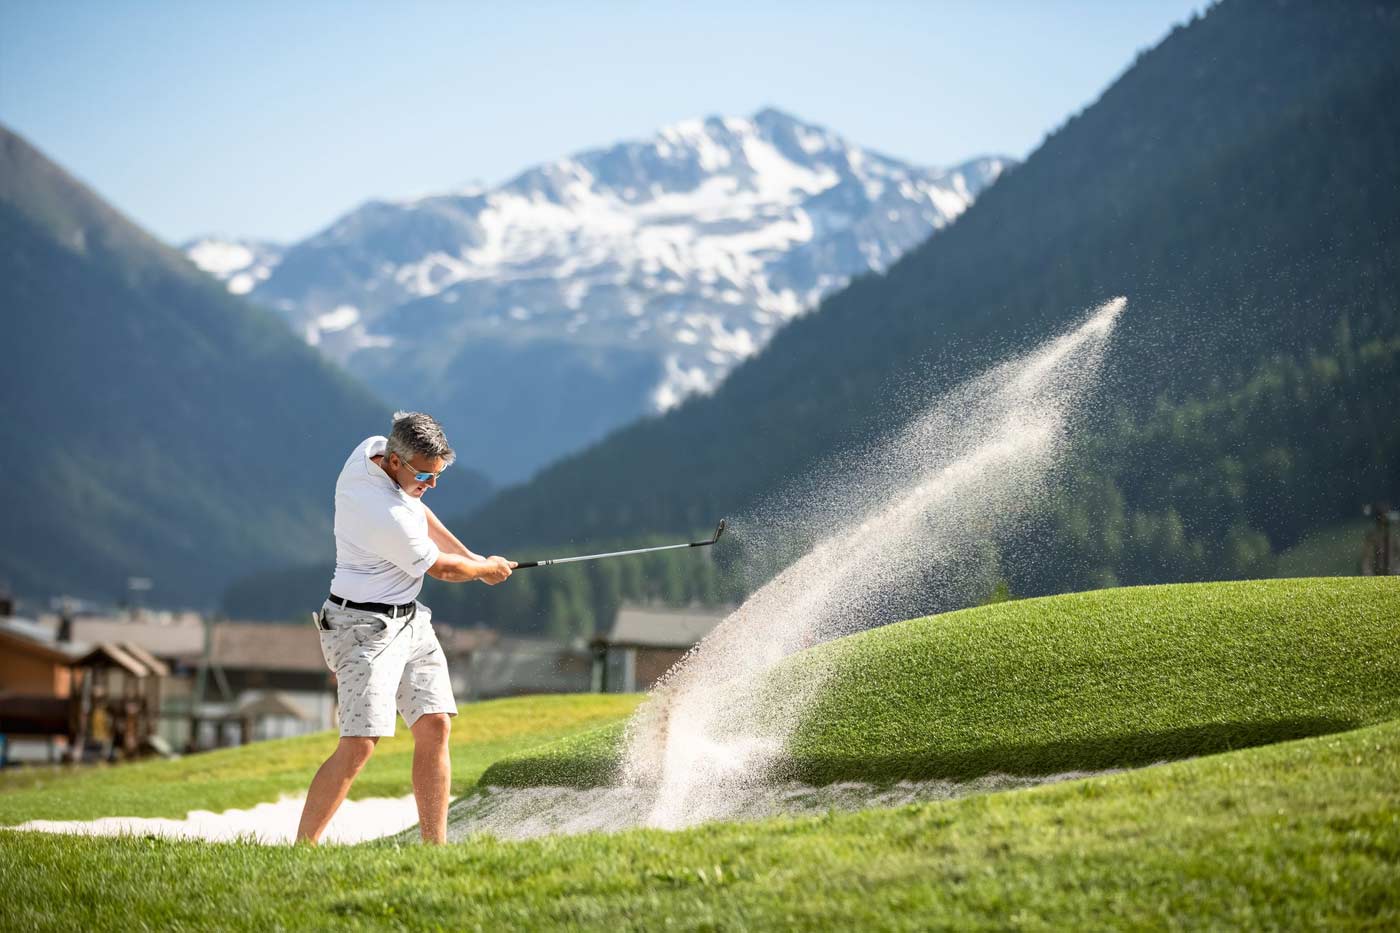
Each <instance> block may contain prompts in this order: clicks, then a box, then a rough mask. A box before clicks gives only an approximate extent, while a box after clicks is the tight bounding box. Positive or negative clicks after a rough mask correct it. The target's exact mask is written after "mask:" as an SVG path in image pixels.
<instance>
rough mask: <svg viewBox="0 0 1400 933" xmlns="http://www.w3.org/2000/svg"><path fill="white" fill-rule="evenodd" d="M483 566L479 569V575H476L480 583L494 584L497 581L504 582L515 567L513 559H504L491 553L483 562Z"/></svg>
mask: <svg viewBox="0 0 1400 933" xmlns="http://www.w3.org/2000/svg"><path fill="white" fill-rule="evenodd" d="M483 563H485V565H486V566H485V568H483V569H482V571H481V576H479V577H477V579H478V580H480V581H481V582H482V583H485V584H487V585H489V586H495V585H496V584H497V583H504V582H505V581H506V579H507V578H508V577H509V576H510V572H511V571H512V570H514V569H515V561H513V560H506V559H505V558H504V557H497V556H495V555H492V556H491V557H488V558H486V560H485V561H484V562H483Z"/></svg>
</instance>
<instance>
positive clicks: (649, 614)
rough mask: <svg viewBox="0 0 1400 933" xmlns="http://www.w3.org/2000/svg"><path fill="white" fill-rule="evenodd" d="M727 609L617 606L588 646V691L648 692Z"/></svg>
mask: <svg viewBox="0 0 1400 933" xmlns="http://www.w3.org/2000/svg"><path fill="white" fill-rule="evenodd" d="M732 611H733V609H732V607H731V608H721V609H705V608H690V609H668V608H663V607H656V606H632V605H623V606H622V608H621V609H619V610H618V613H617V619H616V620H615V621H614V622H613V626H612V629H611V630H610V631H609V632H608V633H607V634H606V635H604V636H602V637H600V638H595V639H594V640H593V642H592V645H591V647H592V649H593V690H594V691H595V692H598V693H634V692H636V691H638V690H650V689H651V688H652V687H653V686H655V684H656V682H657V681H658V680H659V679H661V675H663V674H665V673H666V672H667V671H668V670H670V669H671V668H672V666H674V665H675V663H676V662H677V661H679V660H680V659H681V658H683V657H684V656H685V653H686V652H687V651H689V650H690V649H691V648H693V647H695V645H696V644H698V643H699V642H700V640H701V639H702V638H704V637H705V636H706V635H708V634H710V632H711V631H713V630H714V627H715V626H716V625H719V623H720V622H721V621H723V620H724V618H725V616H727V615H729V613H730V612H732Z"/></svg>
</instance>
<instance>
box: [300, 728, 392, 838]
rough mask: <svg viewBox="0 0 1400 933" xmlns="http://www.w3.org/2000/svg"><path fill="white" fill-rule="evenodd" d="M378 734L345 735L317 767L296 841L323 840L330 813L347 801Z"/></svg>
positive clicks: (329, 820) (307, 794)
mask: <svg viewBox="0 0 1400 933" xmlns="http://www.w3.org/2000/svg"><path fill="white" fill-rule="evenodd" d="M378 741H379V738H378V737H377V736H363V735H356V736H344V737H342V738H341V740H340V744H339V745H337V746H336V747H335V751H334V752H332V753H331V757H329V758H327V759H326V761H325V763H324V764H322V765H321V767H320V769H319V770H317V772H316V776H315V777H314V778H312V779H311V789H310V790H308V791H307V792H306V804H305V806H303V807H302V810H301V824H300V825H298V826H297V842H310V843H312V844H313V845H314V844H315V843H317V842H319V841H320V839H321V834H322V833H323V832H325V831H326V827H327V826H329V825H330V822H331V817H333V816H335V811H336V810H339V809H340V805H341V804H342V803H344V802H345V795H346V794H348V793H349V792H350V785H351V784H352V783H353V782H354V780H355V776H356V775H357V774H359V773H360V769H361V768H363V767H364V766H365V762H367V761H369V756H370V755H371V754H373V752H374V745H375V743H376V742H378Z"/></svg>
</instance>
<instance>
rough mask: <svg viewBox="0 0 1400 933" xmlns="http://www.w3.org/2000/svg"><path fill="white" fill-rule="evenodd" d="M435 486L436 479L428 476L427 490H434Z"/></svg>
mask: <svg viewBox="0 0 1400 933" xmlns="http://www.w3.org/2000/svg"><path fill="white" fill-rule="evenodd" d="M436 486H437V477H436V476H429V477H428V488H429V489H432V488H434V487H436Z"/></svg>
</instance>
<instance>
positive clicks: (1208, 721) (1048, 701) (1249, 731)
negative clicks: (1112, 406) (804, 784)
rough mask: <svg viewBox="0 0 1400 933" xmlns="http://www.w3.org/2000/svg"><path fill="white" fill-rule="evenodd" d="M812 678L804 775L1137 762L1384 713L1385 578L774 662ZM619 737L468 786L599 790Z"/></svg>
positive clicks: (1387, 708) (1290, 587)
mask: <svg viewBox="0 0 1400 933" xmlns="http://www.w3.org/2000/svg"><path fill="white" fill-rule="evenodd" d="M819 675H820V676H826V677H828V678H829V679H828V681H827V684H826V687H825V688H824V690H823V692H822V694H821V698H820V700H819V701H818V702H817V703H816V704H815V705H814V706H813V707H812V709H811V710H810V714H809V715H808V716H807V717H806V719H805V721H804V722H803V724H802V725H801V726H800V727H799V729H798V730H797V733H796V735H795V736H794V738H793V740H792V743H791V746H790V749H789V751H790V752H791V755H792V773H791V776H792V777H795V778H798V779H800V780H805V781H808V782H811V783H826V782H830V781H835V780H845V779H859V780H873V781H885V780H894V779H898V778H925V777H949V778H968V777H974V776H977V775H981V774H987V773H991V772H996V771H1001V772H1006V773H1012V774H1052V773H1056V772H1060V771H1068V770H1076V769H1103V768H1110V767H1116V766H1131V765H1141V764H1147V763H1150V762H1155V761H1161V760H1165V759H1173V758H1183V757H1188V756H1192V755H1201V754H1207V753H1211V752H1218V751H1225V750H1228V749H1233V748H1242V747H1246V746H1253V745H1263V744H1268V743H1271V742H1279V741H1283V740H1286V739H1293V738H1300V737H1303V736H1309V735H1319V734H1323V733H1328V732H1337V731H1341V730H1345V729H1349V728H1353V727H1356V726H1360V725H1365V724H1370V723H1376V722H1381V721H1384V720H1388V719H1392V718H1395V717H1400V579H1396V578H1359V577H1352V578H1318V579H1304V580H1256V581H1243V582H1232V583H1203V584H1182V585H1171V586H1154V587H1132V588H1124V589H1114V590H1099V591H1095V592H1091V593H1079V594H1071V595H1066V596H1055V597H1047V598H1044V599H1028V600H1019V601H1015V602H1006V603H998V604H994V605H990V606H983V607H978V608H974V609H966V610H962V611H960V612H953V613H948V614H946V615H941V616H933V617H929V618H925V619H917V620H913V621H909V622H903V623H900V624H897V625H890V626H886V627H884V628H880V629H876V630H873V631H870V632H865V633H862V634H860V635H857V636H853V637H851V638H844V639H840V640H838V641H835V642H831V643H829V644H826V645H822V646H820V647H818V648H815V649H812V650H809V651H806V652H803V653H802V654H800V655H797V656H795V657H794V658H791V659H789V661H787V662H785V663H784V664H783V665H781V666H780V667H779V668H777V669H776V670H775V671H774V672H773V674H772V675H771V678H770V681H769V684H770V689H772V690H773V691H774V694H775V695H776V696H779V697H780V696H781V695H782V693H783V691H784V689H785V685H787V684H790V683H802V682H805V681H807V680H808V679H810V678H812V677H814V676H819ZM620 734H621V732H620V728H618V727H613V728H607V729H601V730H595V731H591V732H587V733H582V734H579V735H576V736H573V737H571V738H569V739H566V740H564V741H563V742H561V743H559V744H557V745H554V746H551V747H548V748H545V749H541V750H538V751H532V752H529V753H525V754H522V755H517V756H514V757H510V758H506V759H504V760H502V761H500V762H497V763H496V764H493V765H492V766H491V767H490V768H488V769H487V770H486V772H485V774H484V775H483V777H482V783H483V784H492V785H500V786H511V785H530V784H573V785H576V786H589V785H593V784H600V783H606V782H607V781H608V780H609V778H610V777H611V775H612V774H613V772H614V771H615V764H616V757H617V753H618V740H619V737H620Z"/></svg>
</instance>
